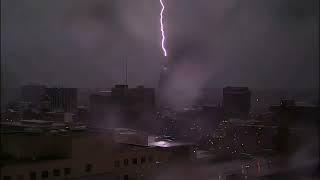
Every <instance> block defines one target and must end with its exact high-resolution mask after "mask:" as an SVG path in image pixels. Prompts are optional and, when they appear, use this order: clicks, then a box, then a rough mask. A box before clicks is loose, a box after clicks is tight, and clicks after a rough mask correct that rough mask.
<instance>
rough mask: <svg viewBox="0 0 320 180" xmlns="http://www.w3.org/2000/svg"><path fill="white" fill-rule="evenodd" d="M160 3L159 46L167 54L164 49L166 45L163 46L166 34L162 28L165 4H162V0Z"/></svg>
mask: <svg viewBox="0 0 320 180" xmlns="http://www.w3.org/2000/svg"><path fill="white" fill-rule="evenodd" d="M160 4H161V6H162V9H161V12H160V28H161V35H162V40H161V47H162V50H163V54H164V56H167V50H166V47H165V41H166V36H165V33H164V28H163V12H164V9H165V6H164V4H163V2H162V0H160Z"/></svg>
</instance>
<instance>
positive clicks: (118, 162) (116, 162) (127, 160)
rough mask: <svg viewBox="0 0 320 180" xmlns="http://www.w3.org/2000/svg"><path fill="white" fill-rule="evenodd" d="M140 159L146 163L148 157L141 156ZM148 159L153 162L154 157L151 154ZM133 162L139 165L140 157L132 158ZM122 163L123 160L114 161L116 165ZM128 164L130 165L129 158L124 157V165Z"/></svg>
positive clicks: (118, 165)
mask: <svg viewBox="0 0 320 180" xmlns="http://www.w3.org/2000/svg"><path fill="white" fill-rule="evenodd" d="M139 160H140V164H144V163H146V162H147V159H146V157H141V158H140V159H139ZM148 161H149V162H153V157H152V156H149V157H148ZM131 163H132V164H133V165H137V164H138V158H133V159H131ZM120 165H121V161H119V160H116V161H114V167H120ZM128 165H129V159H124V160H123V166H128Z"/></svg>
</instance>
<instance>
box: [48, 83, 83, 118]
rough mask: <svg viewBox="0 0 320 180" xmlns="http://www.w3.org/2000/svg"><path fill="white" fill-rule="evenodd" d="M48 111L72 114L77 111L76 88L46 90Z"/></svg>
mask: <svg viewBox="0 0 320 180" xmlns="http://www.w3.org/2000/svg"><path fill="white" fill-rule="evenodd" d="M46 95H47V96H48V98H49V100H50V111H63V112H74V111H75V110H76V109H77V89H76V88H47V89H46Z"/></svg>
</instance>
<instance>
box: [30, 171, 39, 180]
mask: <svg viewBox="0 0 320 180" xmlns="http://www.w3.org/2000/svg"><path fill="white" fill-rule="evenodd" d="M36 179H37V174H36V172H31V173H30V180H36Z"/></svg>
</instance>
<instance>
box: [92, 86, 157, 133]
mask: <svg viewBox="0 0 320 180" xmlns="http://www.w3.org/2000/svg"><path fill="white" fill-rule="evenodd" d="M90 113H91V121H90V122H89V123H88V125H89V126H91V127H99V128H115V127H127V128H133V129H143V130H151V129H150V128H151V127H152V126H153V125H154V124H153V123H154V122H153V121H152V120H153V119H154V115H155V90H154V89H153V88H145V87H143V86H138V87H135V88H129V87H128V85H116V86H115V87H113V88H112V89H111V90H110V91H101V92H98V93H95V94H92V95H91V96H90Z"/></svg>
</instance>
